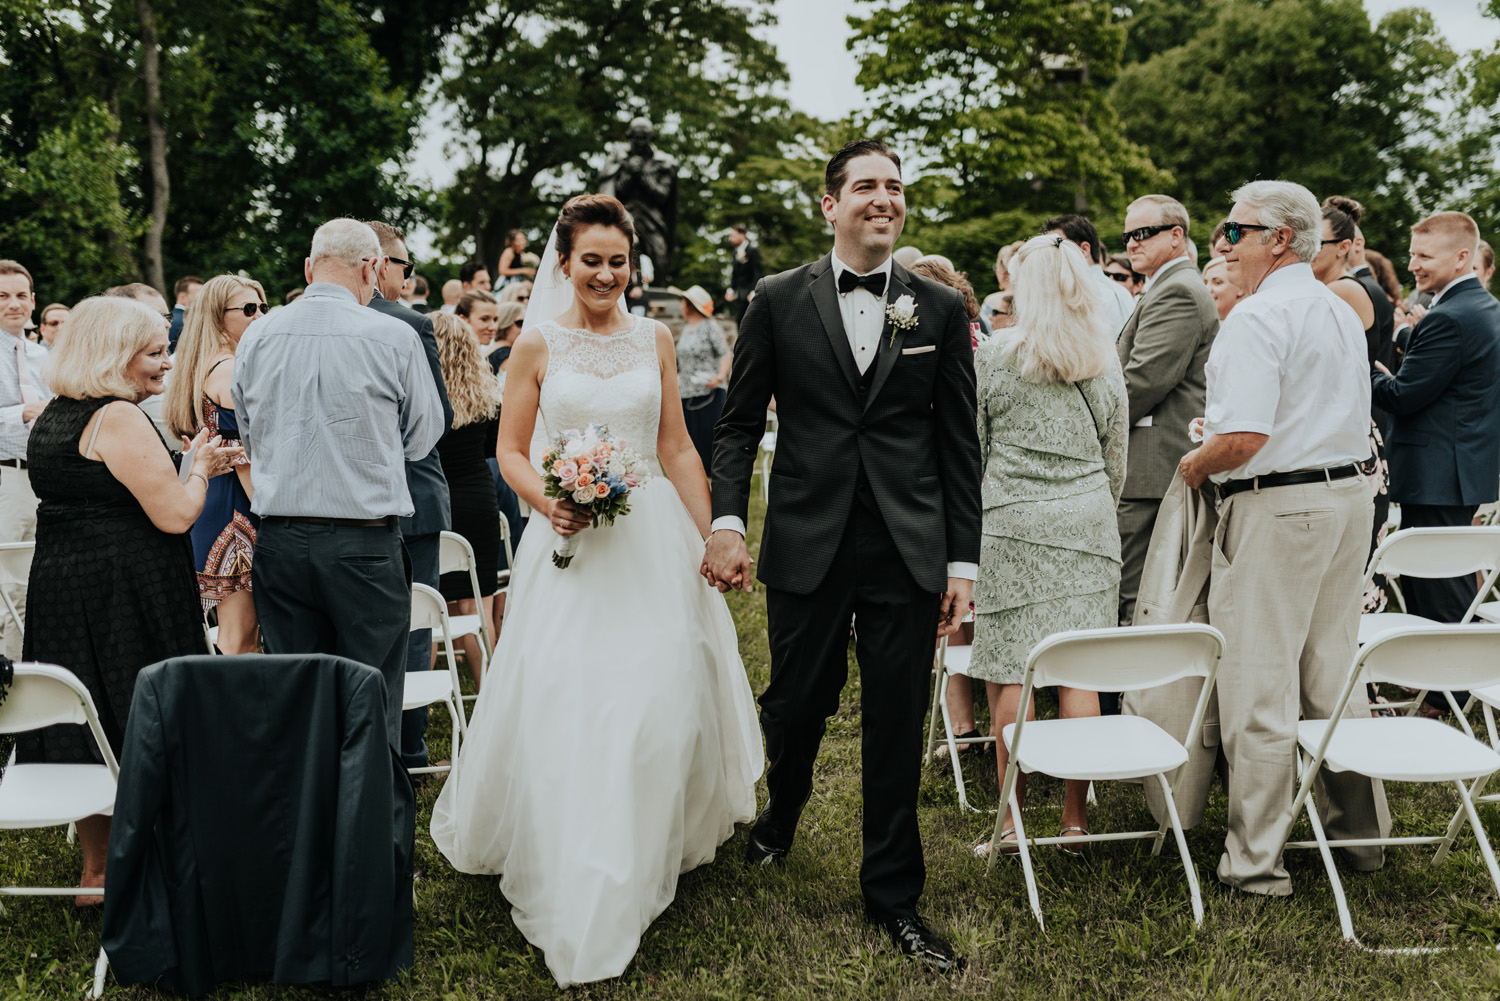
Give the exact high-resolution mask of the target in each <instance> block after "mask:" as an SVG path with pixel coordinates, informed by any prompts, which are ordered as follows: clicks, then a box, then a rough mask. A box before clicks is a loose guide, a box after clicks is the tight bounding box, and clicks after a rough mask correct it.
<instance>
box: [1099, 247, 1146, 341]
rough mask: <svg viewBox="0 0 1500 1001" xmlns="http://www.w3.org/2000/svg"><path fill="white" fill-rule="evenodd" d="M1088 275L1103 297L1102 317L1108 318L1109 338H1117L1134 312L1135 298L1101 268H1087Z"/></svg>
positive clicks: (1122, 283) (1123, 285)
mask: <svg viewBox="0 0 1500 1001" xmlns="http://www.w3.org/2000/svg"><path fill="white" fill-rule="evenodd" d="M1089 273H1090V274H1091V275H1092V276H1093V278H1094V284H1095V285H1098V286H1099V291H1100V294H1101V295H1103V297H1104V315H1105V316H1107V317H1109V333H1110V336H1112V337H1118V336H1119V334H1120V331H1122V330H1124V329H1125V324H1126V323H1128V322H1129V320H1130V316H1131V314H1132V313H1134V312H1135V296H1133V295H1131V294H1130V293H1129V292H1127V291H1125V283H1124V282H1117V281H1115V280H1114V279H1113V278H1111V277H1110V276H1109V275H1107V274H1105V273H1104V268H1103V266H1101V265H1098V264H1095V265H1093V266H1091V267H1090V268H1089Z"/></svg>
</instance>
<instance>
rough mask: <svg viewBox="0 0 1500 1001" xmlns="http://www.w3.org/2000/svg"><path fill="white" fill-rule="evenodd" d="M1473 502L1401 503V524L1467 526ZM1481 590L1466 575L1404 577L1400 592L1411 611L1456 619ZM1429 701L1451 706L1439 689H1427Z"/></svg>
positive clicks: (1460, 695)
mask: <svg viewBox="0 0 1500 1001" xmlns="http://www.w3.org/2000/svg"><path fill="white" fill-rule="evenodd" d="M1476 510H1477V508H1476V507H1474V506H1473V505H1466V506H1453V507H1450V506H1446V505H1443V506H1439V505H1435V504H1402V505H1401V527H1402V528H1459V527H1462V528H1467V527H1468V526H1469V525H1471V524H1472V523H1473V521H1474V512H1475V511H1476ZM1478 593H1479V584H1478V583H1477V582H1476V581H1475V580H1474V575H1473V574H1469V575H1468V576H1465V577H1433V578H1422V577H1402V578H1401V595H1402V597H1404V598H1405V599H1406V610H1407V611H1408V612H1410V613H1411V614H1412V615H1420V616H1422V617H1423V618H1427V619H1432V620H1433V621H1434V622H1457V621H1458V620H1459V619H1462V618H1463V617H1464V613H1465V612H1467V611H1468V610H1469V606H1470V605H1471V604H1473V602H1474V596H1475V595H1476V594H1478ZM1453 697H1454V699H1456V700H1457V701H1458V704H1459V705H1460V706H1462V705H1463V704H1464V703H1465V702H1467V701H1468V700H1469V693H1468V692H1454V693H1453ZM1426 702H1427V704H1428V705H1431V706H1435V707H1437V708H1439V709H1444V710H1446V709H1447V708H1448V700H1447V699H1445V698H1443V696H1442V695H1441V694H1440V693H1437V692H1428V693H1427V699H1426Z"/></svg>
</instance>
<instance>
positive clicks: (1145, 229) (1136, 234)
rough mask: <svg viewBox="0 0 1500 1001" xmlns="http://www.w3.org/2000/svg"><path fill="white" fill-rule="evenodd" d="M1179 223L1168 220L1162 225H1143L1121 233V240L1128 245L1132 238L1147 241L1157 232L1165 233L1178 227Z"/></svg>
mask: <svg viewBox="0 0 1500 1001" xmlns="http://www.w3.org/2000/svg"><path fill="white" fill-rule="evenodd" d="M1177 225H1178V224H1177V223H1175V222H1166V223H1162V224H1161V225H1160V226H1142V227H1141V228H1140V229H1132V230H1128V231H1127V232H1124V233H1121V234H1120V242H1121V243H1123V244H1126V245H1127V246H1128V245H1129V244H1130V241H1131V240H1134V241H1135V242H1136V243H1145V242H1146V241H1147V240H1149V239H1151V238H1152V237H1153V236H1155V235H1156V234H1157V233H1165V232H1166V231H1167V230H1169V229H1174V228H1176V227H1177Z"/></svg>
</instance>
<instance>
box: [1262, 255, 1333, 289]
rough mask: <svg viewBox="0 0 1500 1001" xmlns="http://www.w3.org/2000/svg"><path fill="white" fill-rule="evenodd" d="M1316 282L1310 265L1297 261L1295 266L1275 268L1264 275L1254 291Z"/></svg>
mask: <svg viewBox="0 0 1500 1001" xmlns="http://www.w3.org/2000/svg"><path fill="white" fill-rule="evenodd" d="M1317 280H1318V278H1317V276H1316V275H1314V274H1313V269H1312V265H1311V264H1308V263H1306V262H1305V261H1298V262H1297V263H1296V264H1288V265H1287V266H1286V267H1284V268H1277V269H1276V270H1275V271H1272V272H1271V273H1270V274H1268V275H1266V276H1265V277H1264V278H1262V279H1261V280H1260V286H1259V287H1258V288H1257V289H1256V290H1255V291H1257V292H1264V291H1266V290H1267V289H1273V288H1275V287H1276V286H1278V285H1281V284H1284V283H1286V282H1293V281H1317ZM1320 284H1321V283H1320Z"/></svg>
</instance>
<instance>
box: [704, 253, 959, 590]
mask: <svg viewBox="0 0 1500 1001" xmlns="http://www.w3.org/2000/svg"><path fill="white" fill-rule="evenodd" d="M903 295H910V296H912V297H914V298H915V299H916V303H917V325H916V326H915V327H913V328H911V329H909V330H900V329H893V326H892V324H891V323H890V321H889V320H887V321H886V325H885V330H884V332H883V333H882V334H881V337H880V346H879V353H878V354H877V355H876V357H875V361H874V362H872V363H871V368H872V370H873V377H872V379H871V381H870V384H869V388H868V390H867V391H865V392H861V390H860V383H861V381H862V380H861V379H860V373H859V369H858V368H857V367H856V365H855V363H854V354H853V351H852V350H851V349H850V347H849V338H848V335H847V334H846V333H845V331H844V322H843V316H842V314H841V312H840V310H839V301H838V290H837V288H836V287H835V284H834V272H833V266H832V262H831V259H830V258H829V257H824V258H822V259H821V260H819V261H816V262H815V263H813V264H809V265H806V266H804V267H801V268H797V269H796V270H794V271H787V272H783V273H781V274H779V275H773V276H772V277H769V278H765V279H763V280H762V281H761V282H760V284H759V285H758V286H757V287H756V291H755V298H754V299H753V300H752V301H751V303H750V307H749V309H748V310H747V311H746V313H745V319H744V322H743V323H741V325H740V332H739V339H738V340H737V341H736V342H735V347H734V369H733V372H732V373H731V375H730V378H729V396H728V400H727V401H726V403H725V406H724V413H723V416H721V417H720V418H719V422H718V424H717V426H716V427H715V429H714V456H713V513H714V517H715V518H718V517H723V516H725V515H737V516H739V517H740V518H741V519H745V520H746V521H748V519H749V505H750V474H751V472H752V471H753V469H754V467H755V458H756V452H757V449H758V447H759V445H760V439H761V436H762V434H763V433H764V431H765V422H766V404H767V403H769V402H770V400H771V398H772V397H773V396H774V397H775V398H776V413H777V417H778V418H779V420H780V430H779V432H778V435H777V440H776V458H775V462H774V465H773V467H772V470H771V484H770V487H771V502H770V506H769V508H768V509H767V512H766V522H765V528H764V531H763V532H762V535H761V546H760V557H759V560H758V562H757V576H758V577H759V579H760V580H761V582H762V583H764V584H765V585H766V586H767V587H775V588H780V589H783V590H786V591H790V592H792V593H794V594H809V593H811V592H812V591H813V590H814V589H815V588H816V587H817V586H818V585H819V584H820V583H821V582H822V580H823V578H824V576H826V574H827V572H828V567H829V565H830V564H831V563H832V561H833V557H834V552H835V550H836V549H837V548H838V545H839V541H840V539H841V538H842V537H843V534H844V527H845V525H846V524H847V523H848V520H849V517H850V509H851V507H852V505H853V504H854V502H855V497H854V492H855V482H856V479H857V476H858V470H859V468H860V467H861V465H862V466H863V469H864V473H865V476H866V477H867V478H868V480H869V482H870V487H871V490H872V492H873V493H874V496H875V500H876V502H877V504H878V506H879V509H880V514H881V516H882V517H883V518H884V520H885V523H886V526H887V527H888V528H889V530H890V532H891V535H892V536H893V537H894V539H895V541H896V547H897V549H898V550H899V551H900V553H901V556H902V559H903V560H904V561H905V563H906V567H907V569H908V570H910V571H911V575H912V577H913V578H915V580H916V582H917V584H918V586H919V587H921V588H922V589H923V590H926V591H930V592H932V593H934V594H937V593H940V592H941V591H943V590H945V589H946V587H947V579H948V572H947V564H948V563H950V562H961V563H978V562H979V514H980V505H979V479H980V462H979V435H978V432H977V431H976V430H975V423H974V411H975V400H974V397H975V390H974V354H973V348H972V346H971V341H970V337H969V319H968V315H967V314H966V313H965V311H964V303H963V298H962V297H961V296H960V295H959V293H958V292H957V291H955V290H954V289H951V288H948V287H947V286H946V285H942V284H939V283H938V282H935V281H933V280H931V279H929V278H924V277H920V276H917V275H913V274H911V273H910V272H909V271H907V270H906V269H905V268H903V267H901V265H899V264H896V263H894V262H892V265H891V284H890V287H889V289H888V290H887V292H886V301H887V302H888V303H893V302H895V301H896V300H897V299H898V298H900V297H901V296H903Z"/></svg>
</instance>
